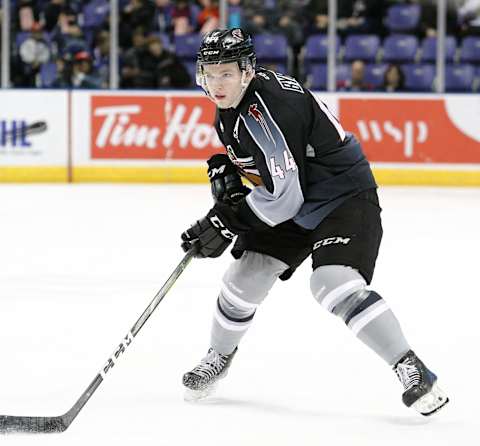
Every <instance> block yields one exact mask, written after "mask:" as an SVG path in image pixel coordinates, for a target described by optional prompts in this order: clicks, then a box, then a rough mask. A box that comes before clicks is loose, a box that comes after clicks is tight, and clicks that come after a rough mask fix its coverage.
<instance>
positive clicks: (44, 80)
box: [40, 62, 57, 88]
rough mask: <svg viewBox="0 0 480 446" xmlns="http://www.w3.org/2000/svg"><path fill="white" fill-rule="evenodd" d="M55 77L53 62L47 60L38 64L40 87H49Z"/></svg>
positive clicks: (55, 70)
mask: <svg viewBox="0 0 480 446" xmlns="http://www.w3.org/2000/svg"><path fill="white" fill-rule="evenodd" d="M56 77H57V65H56V64H55V62H47V63H44V64H42V65H41V66H40V83H41V87H42V88H49V87H51V86H52V84H53V81H54V80H55V79H56Z"/></svg>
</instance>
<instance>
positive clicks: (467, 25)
mask: <svg viewBox="0 0 480 446" xmlns="http://www.w3.org/2000/svg"><path fill="white" fill-rule="evenodd" d="M458 16H459V21H460V24H461V30H462V35H480V0H465V1H464V2H463V5H462V6H461V8H460V9H459V10H458Z"/></svg>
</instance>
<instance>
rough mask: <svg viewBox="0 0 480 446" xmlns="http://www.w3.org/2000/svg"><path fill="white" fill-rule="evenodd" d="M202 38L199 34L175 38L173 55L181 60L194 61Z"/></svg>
mask: <svg viewBox="0 0 480 446" xmlns="http://www.w3.org/2000/svg"><path fill="white" fill-rule="evenodd" d="M201 40H202V36H201V35H200V34H186V35H184V36H175V40H174V44H175V53H176V54H177V56H178V57H179V58H180V59H182V60H196V58H197V51H198V48H199V47H200V42H201Z"/></svg>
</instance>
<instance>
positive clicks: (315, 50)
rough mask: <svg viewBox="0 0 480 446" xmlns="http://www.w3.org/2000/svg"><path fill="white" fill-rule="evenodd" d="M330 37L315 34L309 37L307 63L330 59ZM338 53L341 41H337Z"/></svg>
mask: <svg viewBox="0 0 480 446" xmlns="http://www.w3.org/2000/svg"><path fill="white" fill-rule="evenodd" d="M327 43H328V36H327V35H326V34H315V35H313V36H309V37H308V39H307V41H306V43H305V62H306V63H309V62H319V61H325V60H327V57H328V47H327ZM335 43H336V53H337V54H338V50H339V47H340V39H339V38H338V37H337V39H336V42H335Z"/></svg>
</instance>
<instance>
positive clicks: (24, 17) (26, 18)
mask: <svg viewBox="0 0 480 446" xmlns="http://www.w3.org/2000/svg"><path fill="white" fill-rule="evenodd" d="M36 6H37V5H36V2H35V1H34V0H19V2H18V6H17V11H18V24H19V29H20V30H21V31H30V29H31V28H32V26H33V24H34V23H35V22H36V21H38V10H37V8H36ZM10 13H11V14H12V12H10Z"/></svg>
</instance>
